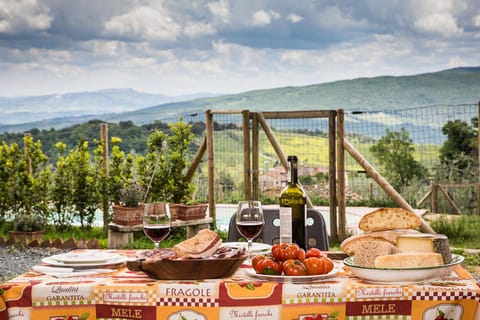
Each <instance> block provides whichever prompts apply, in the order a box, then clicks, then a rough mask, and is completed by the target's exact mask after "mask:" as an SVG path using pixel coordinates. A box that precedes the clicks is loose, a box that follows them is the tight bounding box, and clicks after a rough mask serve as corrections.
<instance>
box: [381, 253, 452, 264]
mask: <svg viewBox="0 0 480 320" xmlns="http://www.w3.org/2000/svg"><path fill="white" fill-rule="evenodd" d="M441 265H443V259H442V255H441V254H440V253H435V252H401V253H397V254H390V255H384V256H378V257H376V258H375V268H421V267H435V266H441Z"/></svg>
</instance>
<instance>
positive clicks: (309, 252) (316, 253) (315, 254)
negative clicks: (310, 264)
mask: <svg viewBox="0 0 480 320" xmlns="http://www.w3.org/2000/svg"><path fill="white" fill-rule="evenodd" d="M321 256H323V253H322V251H320V249H317V248H310V249H308V250H307V252H305V258H310V257H321Z"/></svg>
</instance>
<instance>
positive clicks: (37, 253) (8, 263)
mask: <svg viewBox="0 0 480 320" xmlns="http://www.w3.org/2000/svg"><path fill="white" fill-rule="evenodd" d="M65 251H66V250H64V249H58V248H53V247H52V248H22V247H14V246H7V247H2V246H0V281H6V280H9V279H11V278H14V277H16V276H18V275H20V274H22V273H24V272H26V271H28V270H29V269H30V268H31V267H32V266H34V265H36V264H39V263H41V260H42V259H43V258H45V257H48V256H51V255H54V254H58V253H61V252H65ZM67 251H69V250H67Z"/></svg>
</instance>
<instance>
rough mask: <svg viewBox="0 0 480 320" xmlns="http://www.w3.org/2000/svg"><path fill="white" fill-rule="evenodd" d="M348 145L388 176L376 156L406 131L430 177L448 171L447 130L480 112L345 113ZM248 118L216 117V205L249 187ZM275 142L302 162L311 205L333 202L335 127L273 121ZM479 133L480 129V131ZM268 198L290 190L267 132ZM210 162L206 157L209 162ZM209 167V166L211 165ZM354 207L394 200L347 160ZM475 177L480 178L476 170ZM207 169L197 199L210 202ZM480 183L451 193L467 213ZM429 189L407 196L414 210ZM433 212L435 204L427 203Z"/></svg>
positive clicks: (472, 108) (471, 180) (460, 108)
mask: <svg viewBox="0 0 480 320" xmlns="http://www.w3.org/2000/svg"><path fill="white" fill-rule="evenodd" d="M344 114H345V121H344V128H345V133H344V134H345V139H347V140H348V141H349V142H350V143H351V144H352V145H353V146H354V147H355V148H356V149H357V150H358V151H359V152H360V153H361V154H362V155H363V157H364V158H365V159H366V160H367V161H368V162H369V163H370V164H372V165H373V166H374V167H375V168H376V169H377V171H379V172H380V173H382V168H381V166H380V163H379V162H378V161H377V159H376V158H375V156H374V155H373V154H372V152H371V151H370V148H371V146H373V145H374V144H376V143H378V141H379V139H381V138H382V137H384V136H385V135H386V132H387V130H390V131H392V132H398V131H401V130H403V129H405V130H406V131H407V132H408V137H409V139H411V141H412V143H413V146H414V148H415V151H414V158H415V160H416V161H418V162H419V163H420V164H421V165H422V166H423V167H425V168H427V169H432V168H436V167H437V166H438V165H439V163H440V158H439V150H440V147H441V146H442V145H443V144H444V142H445V141H446V139H447V136H446V135H445V134H443V133H442V128H443V127H444V126H445V124H447V122H449V121H455V120H459V121H463V122H465V123H466V124H468V125H472V126H473V124H472V120H473V119H475V118H477V117H478V105H477V104H461V105H432V106H424V107H417V108H406V109H399V110H379V111H375V112H372V111H361V110H358V111H345V113H344ZM183 119H184V121H186V122H205V116H204V115H202V114H187V115H184V116H183ZM242 121H243V120H242V115H241V113H238V114H235V113H225V114H222V113H219V114H215V115H214V154H215V175H216V184H217V186H216V201H217V202H219V203H222V202H223V203H228V202H230V203H232V201H237V200H239V199H241V198H242V187H243V166H242V165H243V135H242V130H243V129H242ZM267 122H268V125H269V126H270V127H271V128H272V130H273V132H274V134H275V137H276V138H277V140H278V141H279V143H280V145H281V148H282V150H283V152H284V154H285V155H290V154H295V155H297V156H298V159H299V161H300V162H301V168H300V171H299V174H300V176H302V178H303V181H306V182H307V183H304V185H305V184H306V185H307V186H306V189H307V191H308V193H309V196H310V197H311V198H316V197H320V198H321V197H324V198H325V199H328V196H327V194H328V182H327V181H326V179H328V178H327V177H326V174H327V173H328V152H329V150H328V119H321V118H295V119H268V120H267ZM474 129H475V130H476V129H477V128H476V127H475V128H474ZM259 138H260V143H259V148H260V150H259V151H260V161H259V166H260V187H259V189H260V193H261V196H262V197H267V198H275V196H277V197H278V195H279V193H280V190H281V188H283V186H284V184H285V182H286V174H285V170H284V169H283V168H282V167H281V166H280V163H279V159H278V156H277V155H276V153H275V151H274V149H273V147H272V146H271V145H270V143H269V141H268V139H267V137H266V135H265V133H264V132H263V131H260V137H259ZM204 158H205V157H204ZM203 162H204V163H206V158H205V159H204V160H203ZM345 170H346V172H347V174H346V181H347V201H351V200H358V201H360V200H384V199H385V198H387V195H386V194H385V193H384V192H383V191H382V190H381V188H380V187H378V186H376V185H375V183H373V180H372V179H371V178H370V177H368V175H367V174H366V172H365V171H364V170H363V168H362V167H361V166H360V165H359V164H358V163H357V162H356V161H355V160H354V159H353V158H352V157H350V156H349V155H348V153H345ZM473 172H476V170H474V171H473ZM206 174H207V172H206V166H205V165H202V166H200V167H199V169H198V172H197V175H196V177H195V185H196V188H195V190H196V191H195V197H196V199H197V200H198V201H205V200H206V199H207V198H208V195H207V177H206ZM477 181H478V175H477V174H472V173H471V172H465V176H464V179H463V181H462V183H463V188H459V187H458V185H448V184H446V185H445V186H444V189H445V190H446V192H447V193H448V194H449V195H450V196H451V197H452V198H453V199H454V200H455V201H456V202H457V204H458V205H459V207H460V210H461V211H462V213H473V212H475V211H476V207H477V197H476V194H477V191H476V184H477ZM429 188H430V184H429V183H428V182H424V181H423V182H416V181H412V183H411V185H410V186H407V187H406V188H404V189H402V190H399V192H400V193H401V194H402V196H403V197H404V198H405V199H406V200H407V201H408V202H409V203H410V204H411V205H413V206H415V204H416V203H417V202H418V201H419V200H420V199H421V198H422V197H423V196H424V195H425V194H426V193H427V192H428V190H429ZM440 202H441V203H440V205H441V207H440V209H441V210H445V211H450V209H451V208H450V207H449V205H448V203H446V204H445V205H444V204H443V203H442V201H440ZM426 205H427V206H428V203H426Z"/></svg>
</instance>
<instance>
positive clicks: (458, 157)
mask: <svg viewBox="0 0 480 320" xmlns="http://www.w3.org/2000/svg"><path fill="white" fill-rule="evenodd" d="M476 122H477V119H476V118H474V119H472V126H469V125H468V124H467V123H466V122H465V121H461V120H454V121H448V122H447V123H446V124H445V125H444V126H443V127H442V133H443V134H445V135H446V136H447V140H446V141H445V142H444V143H443V145H442V147H441V148H440V160H441V161H442V163H451V162H456V166H457V167H458V168H460V169H462V168H466V167H468V166H469V165H470V162H471V163H474V162H476V161H477V155H478V145H477V135H478V133H477V131H476V130H475V128H474V127H473V124H476Z"/></svg>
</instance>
